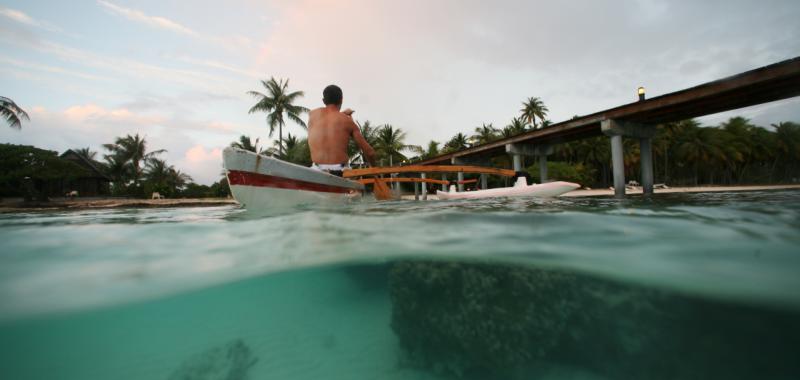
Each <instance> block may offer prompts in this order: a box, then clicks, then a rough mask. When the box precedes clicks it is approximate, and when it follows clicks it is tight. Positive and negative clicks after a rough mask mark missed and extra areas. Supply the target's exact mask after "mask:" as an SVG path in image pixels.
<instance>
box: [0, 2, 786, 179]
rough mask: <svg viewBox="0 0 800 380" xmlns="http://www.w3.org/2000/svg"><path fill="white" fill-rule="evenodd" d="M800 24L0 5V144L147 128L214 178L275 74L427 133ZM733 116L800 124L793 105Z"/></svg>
mask: <svg viewBox="0 0 800 380" xmlns="http://www.w3.org/2000/svg"><path fill="white" fill-rule="evenodd" d="M797 20H800V2H799V1H797V0H786V1H777V0H776V1H770V0H762V1H740V0H728V1H716V0H714V1H680V0H678V1H656V0H628V1H624V0H618V1H597V0H586V1H574V0H573V1H550V2H540V1H497V2H490V1H455V0H453V1H423V0H419V1H418V0H406V1H369V0H364V1H346V0H343V1H302V0H298V1H248V0H233V1H206V0H201V1H178V0H160V1H149V0H148V1H123V0H99V1H97V0H96V1H82V0H75V1H38V0H25V1H9V0H0V95H2V96H7V97H10V98H12V99H14V100H15V101H16V102H17V104H19V105H20V106H22V107H23V108H24V109H25V110H26V111H28V113H29V114H30V117H31V121H30V122H26V123H24V124H23V127H22V129H21V130H13V129H11V128H8V127H3V128H0V142H4V143H6V142H7V143H15V144H31V145H35V146H37V147H40V148H46V149H51V150H57V151H59V152H61V151H63V150H65V149H68V148H81V147H87V146H88V147H91V148H92V149H93V150H97V151H98V152H100V154H102V153H103V150H102V148H101V144H103V143H108V142H111V141H112V140H113V139H114V137H116V136H122V135H125V134H129V133H130V134H134V133H140V134H142V135H145V136H146V137H147V139H148V141H149V147H150V148H151V149H167V150H168V153H167V154H165V155H164V157H165V158H167V160H168V162H169V163H171V164H173V165H175V166H176V167H177V168H179V169H181V170H183V171H185V172H188V173H189V174H190V175H192V176H193V177H194V179H195V180H196V181H197V182H199V183H205V184H209V183H211V182H214V181H216V180H218V179H219V173H220V171H221V158H220V152H221V149H222V148H224V147H225V146H227V145H228V144H230V142H231V141H233V140H235V139H236V138H237V137H238V136H239V135H241V134H245V135H250V136H252V137H254V138H255V137H260V138H261V141H262V143H263V142H266V141H268V140H271V139H269V138H268V129H267V127H266V125H265V117H264V115H263V114H253V115H250V114H248V113H247V110H248V109H249V108H250V106H252V105H253V104H254V102H255V100H254V99H253V98H251V97H250V96H248V95H247V94H246V92H247V91H249V90H259V91H260V90H262V89H261V88H260V84H259V80H260V79H268V78H269V77H270V76H275V77H276V78H289V79H290V88H291V89H294V90H302V91H305V94H306V95H305V97H304V98H303V99H302V101H301V102H300V104H302V105H304V106H306V107H309V108H314V107H318V106H320V105H321V104H322V102H321V98H322V89H323V88H324V87H325V86H326V85H328V84H331V83H336V84H338V85H340V86H341V87H342V88H343V90H344V96H345V107H350V108H353V109H355V110H356V114H355V117H356V118H357V119H358V120H362V121H363V120H367V119H368V120H370V121H372V122H373V123H377V124H384V123H390V124H392V125H394V126H396V127H399V128H402V129H403V130H405V131H407V132H408V138H407V142H408V143H412V144H420V145H424V144H427V142H428V141H429V140H432V139H433V140H436V141H440V142H443V141H445V140H447V139H449V138H450V137H451V136H452V135H453V134H455V133H457V132H465V133H472V131H473V130H474V129H475V127H477V126H480V125H481V124H482V123H493V124H494V126H495V127H503V126H505V125H506V124H508V122H509V121H510V120H511V118H512V117H514V116H517V115H518V114H519V109H520V108H521V102H522V101H523V100H524V99H525V98H527V97H529V96H537V97H539V98H541V99H542V100H543V101H544V102H545V104H546V105H547V106H548V107H549V109H550V115H549V118H550V119H551V120H552V121H554V122H559V121H563V120H565V119H568V118H570V117H572V116H573V115H581V114H587V113H591V112H595V111H599V110H603V109H606V108H608V107H612V106H616V105H619V104H622V103H627V102H631V101H634V100H635V98H636V88H637V87H638V86H640V85H642V86H645V87H646V88H647V93H648V96H657V95H660V94H664V93H668V92H672V91H675V90H680V89H683V88H686V87H688V86H693V85H697V84H700V83H703V82H707V81H710V80H715V79H719V78H722V77H725V76H728V75H732V74H736V73H739V72H741V71H745V70H749V69H753V68H756V67H760V66H763V65H766V64H770V63H774V62H778V61H781V60H785V59H789V58H793V57H796V56H800V23H799V22H798V21H797ZM734 114H736V115H743V116H746V117H749V118H752V119H753V120H754V121H755V122H756V123H758V124H760V125H764V126H768V125H769V124H770V123H775V122H778V121H785V120H794V121H800V100H798V99H791V100H786V101H782V102H777V103H771V104H767V105H762V106H759V107H753V108H749V109H745V110H739V111H736V112H734ZM730 115H731V114H730V113H729V114H724V115H715V116H712V117H707V118H704V119H702V121H703V122H704V123H706V124H714V123H718V122H719V121H720V120H722V119H723V118H726V117H729V116H730ZM287 129H288V132H291V133H292V134H301V135H303V134H304V133H305V132H304V131H303V130H302V129H301V128H299V127H298V126H296V125H294V124H291V123H290V124H289V126H288V128H287ZM284 133H286V131H285V132H284ZM273 138H277V133H276V134H275V135H274V136H273ZM269 144H271V143H269Z"/></svg>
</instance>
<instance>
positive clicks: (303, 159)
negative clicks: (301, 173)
mask: <svg viewBox="0 0 800 380" xmlns="http://www.w3.org/2000/svg"><path fill="white" fill-rule="evenodd" d="M273 145H274V146H275V148H280V147H281V142H280V141H279V140H275V141H274V142H273ZM275 148H272V149H270V151H272V152H273V153H275V151H276V150H277V151H278V152H283V153H279V155H278V158H280V159H281V160H284V161H287V162H291V163H295V164H298V165H303V166H310V165H311V149H310V148H309V146H308V139H307V138H302V139H300V138H298V137H297V136H292V134H291V133H289V135H288V136H287V137H286V139H285V140H283V143H282V148H283V149H275Z"/></svg>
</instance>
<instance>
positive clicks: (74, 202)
mask: <svg viewBox="0 0 800 380" xmlns="http://www.w3.org/2000/svg"><path fill="white" fill-rule="evenodd" d="M763 190H800V185H755V186H697V187H671V188H669V189H656V190H655V193H656V194H673V193H715V192H733V191H763ZM626 194H628V195H637V194H642V189H641V188H635V189H628V190H627V191H626ZM613 195H614V190H610V189H592V190H574V191H571V192H569V193H566V194H564V195H562V197H595V196H613ZM403 199H404V200H413V199H414V196H413V195H404V196H403ZM428 200H437V198H436V195H435V194H428ZM233 205H238V203H237V202H236V200H234V199H230V198H178V199H115V198H94V199H81V198H77V199H59V200H53V201H50V202H31V203H27V204H26V203H23V202H20V201H8V200H6V201H4V202H0V213H15V212H40V211H67V210H94V209H98V210H99V209H115V208H176V207H219V206H233Z"/></svg>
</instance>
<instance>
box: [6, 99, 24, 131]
mask: <svg viewBox="0 0 800 380" xmlns="http://www.w3.org/2000/svg"><path fill="white" fill-rule="evenodd" d="M0 117H2V118H4V119H6V122H7V123H8V126H9V127H11V128H15V129H20V128H22V120H23V119H24V120H30V118H29V117H28V114H27V113H25V110H23V109H22V108H20V107H19V106H18V105H17V103H14V101H13V100H11V99H9V98H6V97H5V96H0Z"/></svg>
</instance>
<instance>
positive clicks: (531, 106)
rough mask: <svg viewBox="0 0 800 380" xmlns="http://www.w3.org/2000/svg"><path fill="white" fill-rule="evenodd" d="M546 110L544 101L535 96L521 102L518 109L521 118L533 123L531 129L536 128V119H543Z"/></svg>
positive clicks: (545, 115)
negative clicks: (520, 106) (520, 107)
mask: <svg viewBox="0 0 800 380" xmlns="http://www.w3.org/2000/svg"><path fill="white" fill-rule="evenodd" d="M548 111H549V110H548V109H547V106H545V105H544V102H542V100H541V99H539V98H536V97H530V98H528V100H527V101H524V102H522V109H521V110H519V112H521V113H522V115H521V117H522V119H523V120H526V121H527V122H528V123H530V124H533V129H536V119H539V120H540V121H544V120H545V118H546V117H547V112H548Z"/></svg>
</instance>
